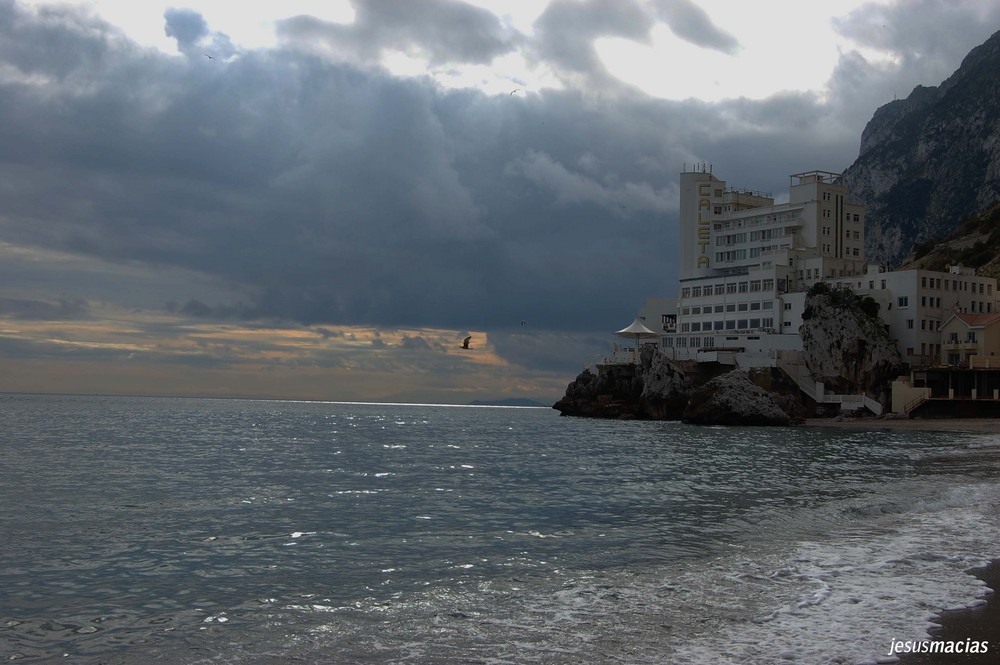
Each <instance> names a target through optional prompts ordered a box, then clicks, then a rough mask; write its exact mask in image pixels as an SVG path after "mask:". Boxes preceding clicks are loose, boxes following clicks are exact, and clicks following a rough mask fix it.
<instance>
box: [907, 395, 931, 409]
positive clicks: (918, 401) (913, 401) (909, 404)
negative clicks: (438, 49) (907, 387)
mask: <svg viewBox="0 0 1000 665" xmlns="http://www.w3.org/2000/svg"><path fill="white" fill-rule="evenodd" d="M927 397H928V396H927V395H921V396H920V397H917V398H915V399H911V400H910V401H909V402H907V403H906V404H905V405H904V406H903V411H904V412H905V413H910V412H911V411H913V410H914V409H915V408H917V407H918V406H920V405H921V404H923V403H924V402H926V401H927Z"/></svg>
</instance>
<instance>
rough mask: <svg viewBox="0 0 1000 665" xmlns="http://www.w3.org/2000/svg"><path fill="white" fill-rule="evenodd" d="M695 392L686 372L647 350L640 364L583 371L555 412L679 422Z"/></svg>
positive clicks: (641, 355) (554, 406)
mask: <svg viewBox="0 0 1000 665" xmlns="http://www.w3.org/2000/svg"><path fill="white" fill-rule="evenodd" d="M693 389H694V385H693V383H692V382H691V380H690V379H689V378H688V377H687V376H686V375H685V374H684V372H682V371H681V370H680V369H679V368H678V367H676V366H675V365H674V364H673V363H671V362H670V360H669V359H668V358H667V357H666V356H664V355H662V354H661V353H659V352H658V351H657V350H656V349H654V348H652V347H646V348H645V349H643V350H642V353H641V354H640V357H639V363H638V364H624V365H602V366H600V367H599V368H597V373H594V372H592V371H590V369H589V368H588V369H585V370H583V372H581V373H580V375H579V376H577V377H576V379H574V380H573V381H572V382H571V383H570V384H569V385H568V386H567V387H566V394H565V396H563V398H562V399H560V400H559V401H558V402H556V403H555V405H553V407H552V408H554V409H556V410H557V411H559V412H560V413H561V414H562V415H564V416H584V417H588V418H640V419H655V420H677V419H679V418H680V414H681V412H682V411H683V410H684V406H685V405H686V404H687V400H688V397H689V396H690V394H691V392H692V390H693Z"/></svg>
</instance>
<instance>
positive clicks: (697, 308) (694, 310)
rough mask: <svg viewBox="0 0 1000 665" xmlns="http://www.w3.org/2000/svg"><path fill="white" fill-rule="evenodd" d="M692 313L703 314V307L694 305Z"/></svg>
mask: <svg viewBox="0 0 1000 665" xmlns="http://www.w3.org/2000/svg"><path fill="white" fill-rule="evenodd" d="M691 313H692V314H701V307H692V308H691Z"/></svg>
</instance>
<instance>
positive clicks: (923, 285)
mask: <svg viewBox="0 0 1000 665" xmlns="http://www.w3.org/2000/svg"><path fill="white" fill-rule="evenodd" d="M920 286H921V288H925V289H926V288H927V278H926V277H921V278H920Z"/></svg>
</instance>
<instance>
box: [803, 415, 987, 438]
mask: <svg viewBox="0 0 1000 665" xmlns="http://www.w3.org/2000/svg"><path fill="white" fill-rule="evenodd" d="M802 425H803V426H806V427H837V428H840V429H864V430H873V429H891V430H902V431H906V430H915V431H922V432H996V433H997V434H1000V418H874V417H873V418H808V419H806V420H805V421H804V422H803V423H802Z"/></svg>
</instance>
